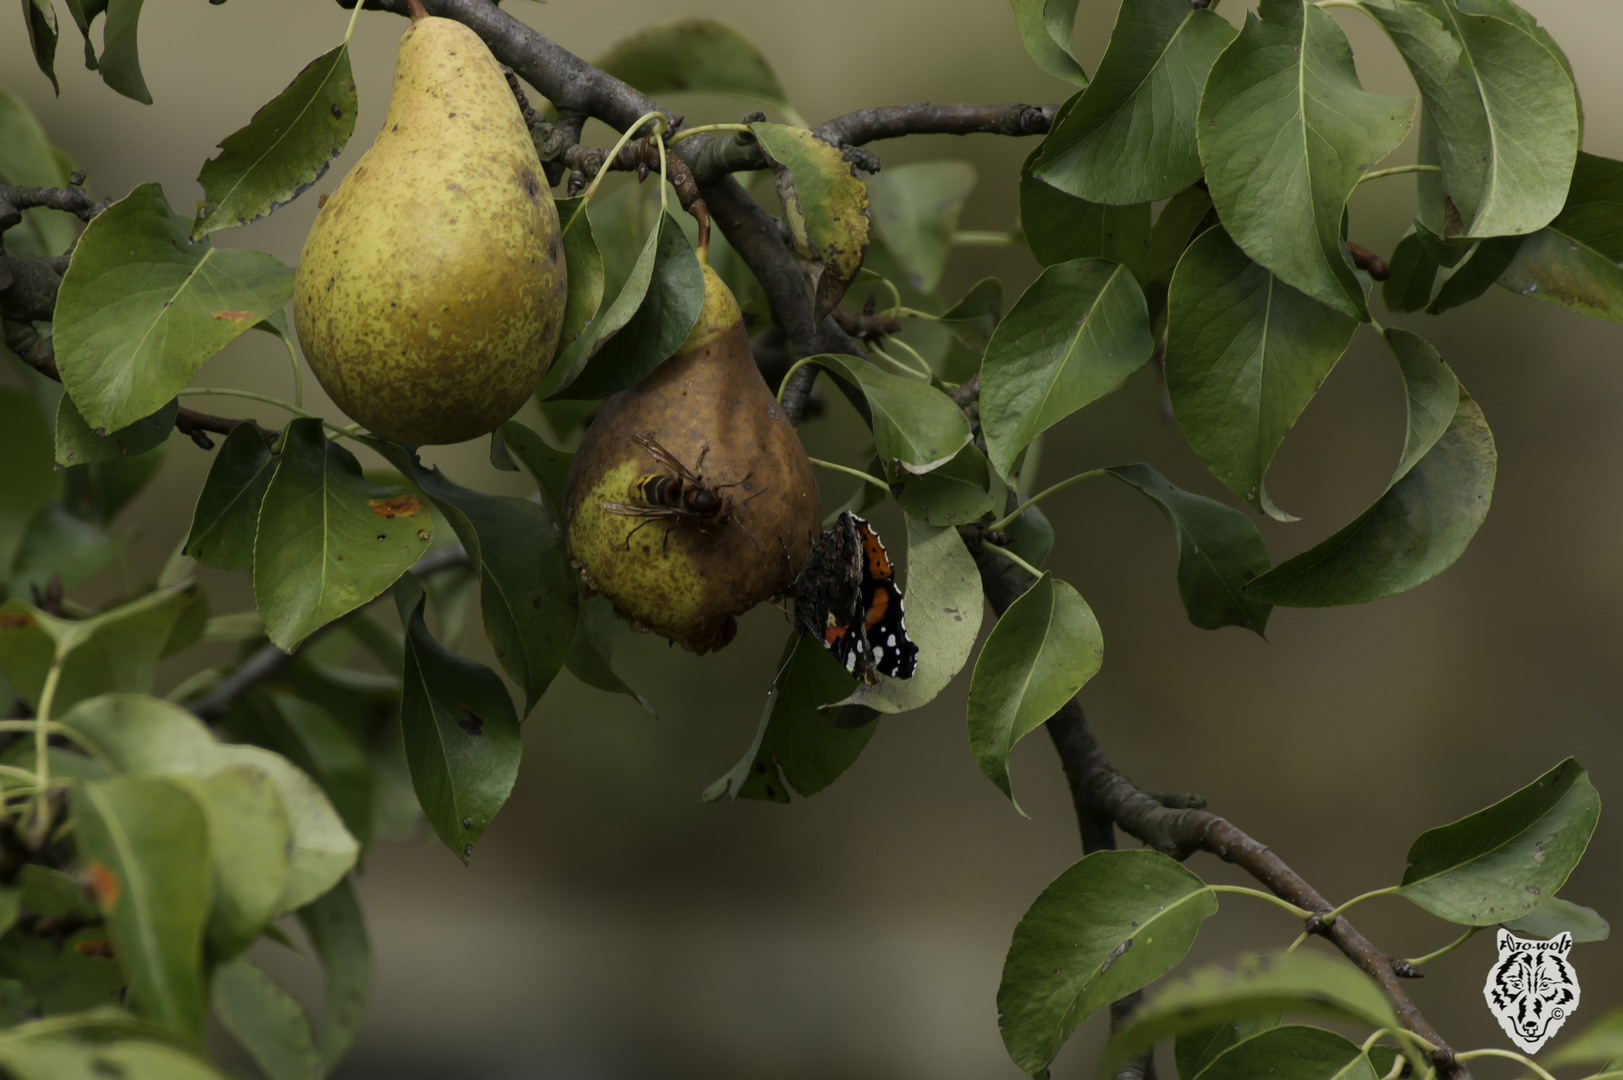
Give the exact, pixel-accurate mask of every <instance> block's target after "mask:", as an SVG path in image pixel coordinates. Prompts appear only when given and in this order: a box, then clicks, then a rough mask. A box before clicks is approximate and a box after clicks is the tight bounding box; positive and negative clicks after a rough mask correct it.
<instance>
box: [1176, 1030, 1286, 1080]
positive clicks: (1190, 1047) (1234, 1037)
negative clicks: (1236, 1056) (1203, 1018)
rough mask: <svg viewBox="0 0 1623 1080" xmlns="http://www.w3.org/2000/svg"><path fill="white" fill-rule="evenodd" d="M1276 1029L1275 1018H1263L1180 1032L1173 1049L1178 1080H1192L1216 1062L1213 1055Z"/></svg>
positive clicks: (1215, 1055)
mask: <svg viewBox="0 0 1623 1080" xmlns="http://www.w3.org/2000/svg"><path fill="white" fill-rule="evenodd" d="M1278 1025H1279V1017H1278V1016H1277V1015H1268V1014H1264V1015H1262V1016H1248V1017H1246V1018H1245V1019H1243V1020H1230V1021H1227V1022H1225V1023H1222V1024H1214V1025H1213V1026H1211V1027H1209V1028H1202V1029H1200V1030H1199V1031H1186V1032H1184V1033H1183V1034H1181V1035H1179V1036H1178V1039H1177V1043H1176V1045H1175V1047H1174V1053H1175V1057H1176V1062H1177V1066H1178V1080H1195V1077H1197V1076H1199V1075H1200V1072H1201V1070H1202V1069H1204V1068H1205V1067H1206V1066H1208V1065H1210V1064H1211V1063H1212V1062H1213V1061H1215V1060H1216V1059H1217V1055H1219V1054H1221V1053H1222V1052H1223V1051H1225V1050H1227V1049H1228V1048H1229V1047H1231V1046H1233V1045H1234V1044H1235V1043H1237V1042H1243V1041H1244V1040H1246V1039H1249V1038H1250V1037H1251V1036H1253V1035H1256V1034H1258V1033H1259V1032H1263V1031H1267V1030H1268V1029H1269V1028H1271V1027H1277V1026H1278Z"/></svg>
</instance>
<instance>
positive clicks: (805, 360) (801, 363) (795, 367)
mask: <svg viewBox="0 0 1623 1080" xmlns="http://www.w3.org/2000/svg"><path fill="white" fill-rule="evenodd" d="M816 359H817V357H815V356H802V357H801V358H800V359H799V360H796V361H795V362H794V363H792V364H790V365H789V370H788V371H785V372H784V373H783V381H782V382H781V383H779V384H778V404H779V405H782V404H783V391H784V389H785V388H786V387H788V385H789V376H791V375H793V374H794V373H795V372H797V371H799V370H800V369H801V368H803V367H805V366H806V365H807V364H809V363H811V362H812V361H813V360H816Z"/></svg>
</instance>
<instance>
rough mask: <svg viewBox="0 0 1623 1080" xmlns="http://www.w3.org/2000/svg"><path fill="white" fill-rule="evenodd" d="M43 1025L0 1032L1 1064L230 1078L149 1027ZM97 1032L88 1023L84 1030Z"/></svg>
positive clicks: (21, 1070)
mask: <svg viewBox="0 0 1623 1080" xmlns="http://www.w3.org/2000/svg"><path fill="white" fill-rule="evenodd" d="M92 1015H99V1014H92ZM114 1015H116V1014H114ZM40 1026H41V1028H43V1029H44V1030H45V1032H46V1033H45V1034H41V1035H37V1036H33V1035H30V1036H28V1037H22V1038H19V1037H17V1036H18V1035H19V1033H22V1032H25V1031H27V1027H26V1026H24V1027H19V1028H15V1029H13V1030H12V1031H10V1032H7V1033H6V1035H5V1036H3V1037H0V1065H3V1067H4V1068H5V1071H6V1075H7V1076H9V1077H12V1078H14V1080H104V1078H107V1077H119V1078H124V1080H225V1077H224V1076H223V1075H222V1074H221V1073H219V1072H216V1071H215V1069H214V1068H213V1066H211V1065H209V1064H208V1063H207V1062H206V1061H203V1060H202V1059H201V1058H198V1057H196V1056H194V1055H192V1054H190V1053H187V1052H186V1051H185V1050H183V1049H181V1048H180V1047H178V1046H172V1045H169V1044H167V1043H162V1042H155V1041H149V1040H150V1039H151V1038H152V1035H153V1032H151V1031H150V1030H146V1029H143V1030H142V1031H141V1032H140V1036H141V1037H137V1038H114V1039H112V1040H111V1041H108V1040H106V1039H105V1038H97V1039H94V1040H91V1039H80V1038H77V1037H76V1035H77V1033H73V1034H63V1033H62V1031H61V1027H60V1024H59V1023H57V1022H54V1021H53V1022H52V1025H50V1026H48V1025H47V1024H45V1023H43V1022H42V1023H41V1025H40ZM93 1032H94V1029H93V1028H88V1027H87V1030H85V1032H84V1034H87V1035H88V1034H92V1033H93ZM94 1033H95V1034H102V1033H100V1032H94Z"/></svg>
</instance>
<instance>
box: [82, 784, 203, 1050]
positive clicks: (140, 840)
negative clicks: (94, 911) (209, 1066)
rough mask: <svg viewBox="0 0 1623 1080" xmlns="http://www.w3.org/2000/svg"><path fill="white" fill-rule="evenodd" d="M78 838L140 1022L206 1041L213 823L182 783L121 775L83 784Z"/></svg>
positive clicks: (193, 1039)
mask: <svg viewBox="0 0 1623 1080" xmlns="http://www.w3.org/2000/svg"><path fill="white" fill-rule="evenodd" d="M73 809H74V816H75V819H76V820H77V823H78V824H77V829H76V833H75V835H76V836H77V839H78V842H79V851H80V854H81V855H82V857H83V858H84V863H85V868H86V872H87V873H88V874H89V877H90V880H91V882H92V884H93V887H94V888H95V891H96V899H97V903H98V904H99V905H100V907H101V910H102V914H103V915H104V916H105V917H106V919H107V929H108V931H109V932H110V933H111V934H112V938H113V943H114V945H115V946H116V947H117V949H118V956H119V963H120V965H121V966H122V967H123V969H124V971H125V974H127V975H128V976H129V979H130V991H131V998H132V1000H133V1002H134V1005H135V1009H136V1011H137V1012H138V1013H140V1014H141V1015H143V1016H145V1017H147V1018H148V1019H150V1020H154V1021H156V1022H158V1023H160V1024H163V1025H164V1026H165V1027H168V1028H172V1029H173V1030H175V1031H177V1032H179V1033H180V1034H181V1035H183V1036H185V1037H186V1038H188V1039H189V1040H191V1041H192V1042H194V1043H195V1042H200V1041H201V1040H202V1037H203V1018H204V1014H205V1013H206V1012H207V1011H208V994H207V990H206V989H205V985H204V980H203V970H202V967H203V923H204V920H205V918H206V917H207V915H208V903H209V892H210V884H211V883H210V880H209V879H210V877H211V874H210V870H209V834H208V821H207V818H206V817H205V816H204V813H203V808H202V806H201V805H199V803H198V801H197V799H196V798H194V797H193V796H192V794H191V793H190V792H189V791H187V789H186V788H185V787H184V786H183V785H182V784H180V783H178V782H176V781H174V780H167V779H163V778H161V777H155V776H120V777H116V778H114V779H111V780H91V781H86V782H84V783H81V784H79V785H78V786H77V787H76V788H75V789H74V794H73Z"/></svg>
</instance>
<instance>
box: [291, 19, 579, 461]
mask: <svg viewBox="0 0 1623 1080" xmlns="http://www.w3.org/2000/svg"><path fill="white" fill-rule="evenodd" d="M567 292H568V285H567V282H566V280H565V272H564V253H563V242H562V240H561V238H560V236H559V230H558V211H557V209H556V208H555V207H554V206H553V202H552V192H551V191H549V190H548V188H547V183H546V179H545V174H544V173H543V172H542V170H541V162H540V160H539V159H538V158H537V157H536V153H535V145H534V144H533V143H532V142H531V141H530V135H529V132H528V130H527V129H526V128H525V126H524V118H523V117H522V116H521V115H520V113H519V108H518V104H517V102H516V101H515V100H514V98H513V94H512V91H511V90H510V89H509V88H508V85H507V80H506V78H505V77H504V76H503V75H502V71H501V68H500V67H499V66H498V65H497V63H496V59H495V57H493V56H491V55H490V50H488V49H487V48H485V45H484V42H482V41H480V40H479V38H478V36H477V35H476V34H474V32H473V31H472V30H469V29H468V28H467V27H465V26H463V25H462V24H461V23H457V22H453V21H451V20H449V19H438V18H430V17H427V16H422V17H418V18H415V19H414V20H413V22H412V25H411V27H410V28H409V29H408V30H407V31H406V33H405V35H404V36H403V37H401V39H400V51H399V54H398V56H397V58H396V61H395V74H394V88H393V91H392V93H391V95H390V98H389V114H388V116H387V118H386V119H385V120H384V122H383V131H382V132H381V133H380V134H379V135H378V137H377V141H376V142H374V143H373V144H372V147H371V149H369V150H367V152H366V153H365V155H363V156H362V158H361V160H360V161H358V162H357V163H356V164H355V168H354V169H353V170H351V171H350V173H349V175H348V176H346V177H344V179H343V182H342V183H340V184H339V185H338V188H337V190H335V191H334V192H333V193H332V195H331V196H330V197H329V198H327V199H326V200H325V203H324V205H323V206H322V207H321V209H320V210H319V211H318V212H317V214H316V220H315V224H314V225H312V226H311V228H310V235H309V237H308V238H307V239H306V240H305V243H304V253H303V255H302V256H301V257H300V259H299V268H298V274H297V277H296V278H295V282H294V304H295V307H294V318H295V322H296V323H297V326H298V332H299V342H300V344H302V345H303V346H304V354H305V357H306V358H307V359H308V360H309V361H310V367H311V368H312V369H313V370H314V371H315V373H316V377H317V378H318V379H320V380H321V385H322V386H323V387H325V388H326V390H327V393H328V394H330V395H332V398H333V400H334V401H335V402H337V403H338V407H339V408H341V409H343V410H344V412H346V413H348V414H349V416H350V417H352V418H353V419H355V420H357V421H359V422H360V423H361V424H363V425H365V426H366V427H368V428H370V429H371V430H372V431H374V432H376V433H377V434H379V435H383V436H386V437H387V438H390V439H396V440H398V441H400V442H405V443H412V444H422V443H451V442H461V441H462V440H464V439H471V438H474V437H475V436H478V435H482V434H484V433H486V432H488V431H493V430H495V429H496V428H497V427H498V426H500V425H501V424H502V422H503V421H505V420H507V419H508V418H509V417H511V416H512V415H513V414H514V413H515V412H517V411H518V410H519V407H520V406H522V405H523V404H524V403H525V401H527V400H528V399H529V397H530V395H531V393H533V392H534V390H535V388H536V386H537V385H539V384H540V382H541V378H542V376H543V375H545V374H546V372H547V368H548V367H549V366H551V363H552V357H553V352H554V351H555V347H556V345H557V342H558V332H559V328H560V327H561V326H562V323H563V312H564V301H565V297H566V293H567Z"/></svg>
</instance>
